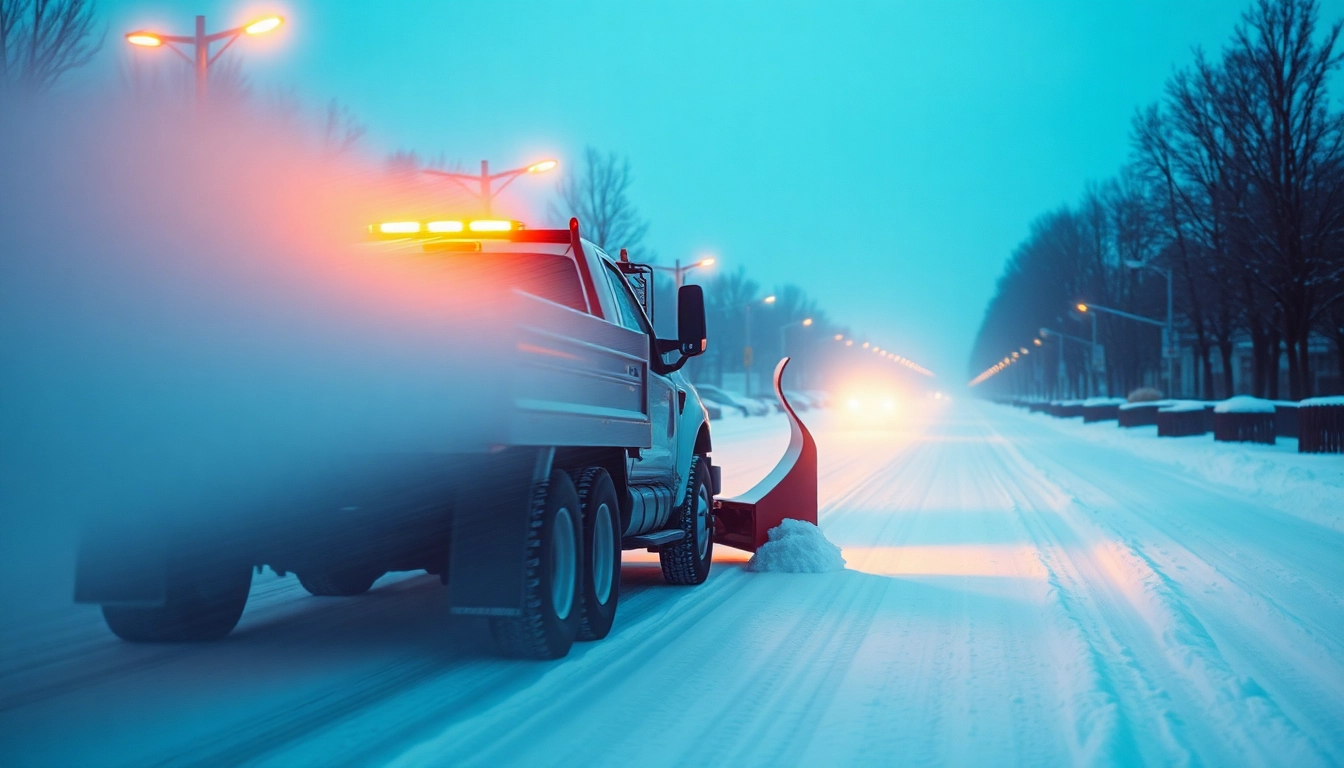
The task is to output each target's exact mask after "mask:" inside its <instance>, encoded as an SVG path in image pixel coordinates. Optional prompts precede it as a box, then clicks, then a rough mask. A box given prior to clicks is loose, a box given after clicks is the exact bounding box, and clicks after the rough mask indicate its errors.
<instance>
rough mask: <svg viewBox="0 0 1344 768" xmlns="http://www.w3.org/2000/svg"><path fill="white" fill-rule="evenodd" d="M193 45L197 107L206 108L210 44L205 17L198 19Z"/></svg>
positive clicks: (198, 17) (208, 85)
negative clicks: (206, 33) (207, 37)
mask: <svg viewBox="0 0 1344 768" xmlns="http://www.w3.org/2000/svg"><path fill="white" fill-rule="evenodd" d="M192 45H193V46H194V52H195V54H196V105H197V106H204V104H205V99H206V96H207V95H208V94H207V92H206V89H207V88H209V87H210V76H209V74H208V73H209V70H210V43H209V42H208V41H207V40H206V39H205V17H204V16H197V17H196V41H195V42H194V43H192Z"/></svg>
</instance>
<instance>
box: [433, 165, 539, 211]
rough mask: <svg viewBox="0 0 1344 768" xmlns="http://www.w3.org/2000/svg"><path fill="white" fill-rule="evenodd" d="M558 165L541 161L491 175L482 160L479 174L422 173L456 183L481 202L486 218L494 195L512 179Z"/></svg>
mask: <svg viewBox="0 0 1344 768" xmlns="http://www.w3.org/2000/svg"><path fill="white" fill-rule="evenodd" d="M559 165H560V161H559V160H542V161H540V162H536V163H533V164H531V165H527V166H523V167H522V168H514V169H513V170H509V171H501V172H499V173H493V174H492V173H490V161H489V160H482V161H481V172H480V173H479V174H474V173H454V172H452V171H436V170H433V169H429V168H426V169H425V170H424V172H425V173H428V174H429V175H431V176H442V177H443V178H445V179H449V180H452V181H454V182H457V184H458V186H460V187H462V188H463V189H465V190H467V191H468V192H470V193H471V194H473V195H475V196H476V198H477V199H478V200H480V201H481V208H482V209H483V210H484V211H485V215H486V217H487V218H488V217H489V216H491V215H492V214H491V213H490V204H491V203H493V202H494V200H495V195H498V194H499V193H500V192H503V191H504V188H505V187H507V186H509V185H510V184H512V183H513V180H514V179H516V178H518V177H519V176H525V175H527V174H537V173H546V172H547V171H552V170H555V169H556V168H557V167H558V166H559ZM497 181H503V182H504V183H503V184H500V185H499V186H498V187H496V186H494V184H495V182H497ZM469 182H470V183H469Z"/></svg>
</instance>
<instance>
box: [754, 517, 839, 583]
mask: <svg viewBox="0 0 1344 768" xmlns="http://www.w3.org/2000/svg"><path fill="white" fill-rule="evenodd" d="M769 535H770V540H769V541H767V542H766V543H765V545H764V546H762V547H761V548H760V549H758V550H756V554H754V555H752V556H751V560H750V562H748V563H747V570H750V571H756V572H757V573H766V572H772V573H829V572H831V571H843V570H844V569H845V558H844V556H842V555H841V554H840V548H839V547H837V546H835V545H834V544H832V543H831V542H830V540H828V539H827V538H826V534H824V533H822V532H821V529H820V528H818V527H817V526H815V525H813V524H812V523H809V522H806V521H803V520H790V519H786V520H784V521H783V522H781V523H780V524H779V525H777V526H775V527H774V528H771V529H770V534H769Z"/></svg>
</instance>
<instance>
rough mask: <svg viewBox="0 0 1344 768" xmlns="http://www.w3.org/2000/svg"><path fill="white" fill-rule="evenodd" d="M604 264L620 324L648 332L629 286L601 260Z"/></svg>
mask: <svg viewBox="0 0 1344 768" xmlns="http://www.w3.org/2000/svg"><path fill="white" fill-rule="evenodd" d="M602 263H603V265H605V266H606V270H605V271H606V273H607V282H608V283H610V284H611V292H612V294H613V295H615V297H616V311H617V312H618V313H619V315H620V316H619V317H618V318H617V319H618V321H619V322H620V324H621V325H622V326H624V327H626V328H629V329H630V330H632V331H639V332H640V333H648V332H649V328H648V325H647V324H646V323H645V320H644V310H642V309H640V308H639V302H637V301H635V295H634V294H633V293H631V291H630V286H629V285H627V284H626V282H625V278H624V277H622V276H621V273H620V272H619V271H617V269H616V268H615V267H613V266H612V265H611V264H610V263H608V262H606V261H603V262H602Z"/></svg>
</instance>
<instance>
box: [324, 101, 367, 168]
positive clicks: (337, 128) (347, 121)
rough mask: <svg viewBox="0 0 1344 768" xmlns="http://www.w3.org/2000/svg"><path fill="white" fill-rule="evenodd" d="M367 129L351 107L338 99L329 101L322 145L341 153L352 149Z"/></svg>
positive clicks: (330, 150)
mask: <svg viewBox="0 0 1344 768" xmlns="http://www.w3.org/2000/svg"><path fill="white" fill-rule="evenodd" d="M367 130H368V128H367V127H366V126H365V125H364V124H363V123H361V122H360V121H359V119H358V118H356V117H355V115H354V113H353V112H351V111H350V108H349V107H347V106H345V105H343V104H341V103H340V102H338V101H337V100H336V99H332V100H331V101H329V102H327V115H326V120H325V121H324V122H323V125H322V146H323V147H324V148H325V149H326V150H327V152H329V153H331V154H333V155H340V154H344V153H346V152H348V151H350V150H351V149H353V148H354V146H355V145H356V144H358V143H359V140H360V139H361V138H363V137H364V134H365V132H366V131H367Z"/></svg>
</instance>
